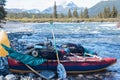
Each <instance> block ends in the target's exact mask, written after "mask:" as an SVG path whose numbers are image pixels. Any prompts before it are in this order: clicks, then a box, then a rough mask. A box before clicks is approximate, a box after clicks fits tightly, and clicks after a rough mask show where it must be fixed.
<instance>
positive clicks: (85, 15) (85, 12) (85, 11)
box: [84, 8, 89, 18]
mask: <svg viewBox="0 0 120 80" xmlns="http://www.w3.org/2000/svg"><path fill="white" fill-rule="evenodd" d="M84 18H89V15H88V9H87V8H85V10H84Z"/></svg>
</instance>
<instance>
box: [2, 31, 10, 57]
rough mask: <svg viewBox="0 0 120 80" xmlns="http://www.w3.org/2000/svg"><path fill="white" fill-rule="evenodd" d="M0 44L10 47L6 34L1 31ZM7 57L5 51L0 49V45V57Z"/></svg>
mask: <svg viewBox="0 0 120 80" xmlns="http://www.w3.org/2000/svg"><path fill="white" fill-rule="evenodd" d="M0 44H5V45H6V46H8V47H10V41H9V39H8V36H7V33H6V32H5V31H3V30H0ZM6 55H8V53H7V51H6V50H4V49H3V48H2V46H1V45H0V57H5V56H6Z"/></svg>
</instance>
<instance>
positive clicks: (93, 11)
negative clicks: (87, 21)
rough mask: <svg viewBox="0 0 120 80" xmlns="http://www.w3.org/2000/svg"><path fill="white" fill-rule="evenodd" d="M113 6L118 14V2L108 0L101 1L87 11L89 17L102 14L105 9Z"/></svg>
mask: <svg viewBox="0 0 120 80" xmlns="http://www.w3.org/2000/svg"><path fill="white" fill-rule="evenodd" d="M113 6H115V7H116V8H117V10H118V12H120V0H108V1H101V2H99V3H97V4H96V5H94V6H93V7H91V8H90V9H89V15H91V16H93V15H97V14H98V13H100V12H102V11H103V10H104V8H105V7H110V8H111V9H112V7H113Z"/></svg>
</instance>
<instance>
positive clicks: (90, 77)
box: [86, 75, 94, 79]
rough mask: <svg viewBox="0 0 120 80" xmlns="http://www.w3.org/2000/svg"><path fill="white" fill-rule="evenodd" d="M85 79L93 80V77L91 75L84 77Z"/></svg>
mask: <svg viewBox="0 0 120 80" xmlns="http://www.w3.org/2000/svg"><path fill="white" fill-rule="evenodd" d="M86 78H88V79H94V77H93V76H92V75H88V76H86Z"/></svg>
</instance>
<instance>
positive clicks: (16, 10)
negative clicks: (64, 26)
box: [5, 8, 40, 13]
mask: <svg viewBox="0 0 120 80" xmlns="http://www.w3.org/2000/svg"><path fill="white" fill-rule="evenodd" d="M5 10H6V11H7V12H13V13H22V12H27V13H40V10H38V9H30V10H26V9H17V8H11V9H7V8H6V9H5Z"/></svg>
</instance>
